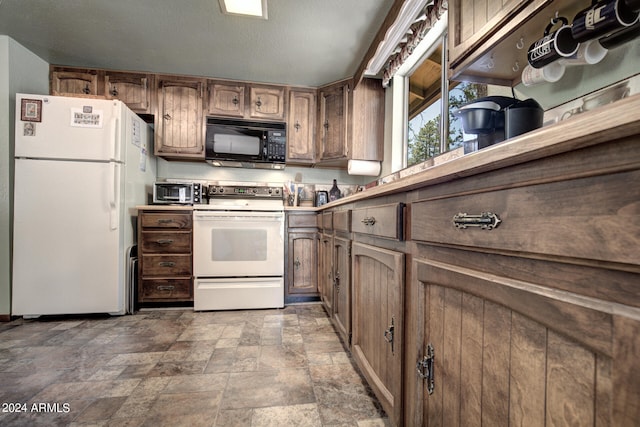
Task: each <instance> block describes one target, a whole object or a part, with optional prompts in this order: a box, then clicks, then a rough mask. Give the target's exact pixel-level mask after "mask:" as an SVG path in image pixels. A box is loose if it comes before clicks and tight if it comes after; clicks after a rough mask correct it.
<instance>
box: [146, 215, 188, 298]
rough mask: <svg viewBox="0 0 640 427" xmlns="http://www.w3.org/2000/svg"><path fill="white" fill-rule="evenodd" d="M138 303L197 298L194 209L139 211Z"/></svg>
mask: <svg viewBox="0 0 640 427" xmlns="http://www.w3.org/2000/svg"><path fill="white" fill-rule="evenodd" d="M138 242H139V250H138V258H139V268H138V293H137V297H138V303H142V304H147V303H151V304H153V303H175V302H181V303H182V302H190V301H193V279H192V276H193V257H192V253H193V249H192V242H193V227H192V213H191V211H178V210H176V211H173V210H162V211H160V210H158V211H151V210H143V211H141V212H139V214H138Z"/></svg>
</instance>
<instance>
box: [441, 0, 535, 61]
mask: <svg viewBox="0 0 640 427" xmlns="http://www.w3.org/2000/svg"><path fill="white" fill-rule="evenodd" d="M530 2H531V0H480V1H477V0H452V1H450V2H449V29H450V31H449V63H450V64H451V65H453V66H455V65H456V64H457V63H458V62H459V60H460V59H461V57H462V56H464V55H466V54H468V53H469V51H470V50H471V49H473V48H475V47H477V46H478V45H479V44H480V43H482V42H483V41H484V40H486V39H487V38H488V37H489V36H491V35H492V34H493V32H495V30H496V29H497V27H498V26H499V25H501V24H503V23H505V22H506V21H507V20H508V19H509V18H510V17H511V16H513V14H514V13H515V12H516V11H518V10H519V9H521V8H522V7H523V6H524V5H526V4H527V3H530ZM541 31H542V30H541ZM527 47H528V46H527Z"/></svg>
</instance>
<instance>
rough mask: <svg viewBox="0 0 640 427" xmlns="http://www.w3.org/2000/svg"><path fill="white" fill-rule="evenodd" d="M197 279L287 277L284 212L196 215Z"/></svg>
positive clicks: (206, 213)
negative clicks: (284, 275)
mask: <svg viewBox="0 0 640 427" xmlns="http://www.w3.org/2000/svg"><path fill="white" fill-rule="evenodd" d="M193 215H194V222H193V273H194V276H196V277H259V276H282V275H283V274H284V212H282V211H277V212H255V211H195V212H194V214H193Z"/></svg>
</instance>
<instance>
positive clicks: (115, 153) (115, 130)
mask: <svg viewBox="0 0 640 427" xmlns="http://www.w3.org/2000/svg"><path fill="white" fill-rule="evenodd" d="M119 136H120V120H119V119H118V118H117V117H112V118H111V138H110V144H111V153H110V154H111V158H112V159H113V160H114V161H116V162H119V161H121V160H122V159H121V158H120V154H121V153H120V149H121V147H120V145H121V144H120V143H119V139H120V138H119Z"/></svg>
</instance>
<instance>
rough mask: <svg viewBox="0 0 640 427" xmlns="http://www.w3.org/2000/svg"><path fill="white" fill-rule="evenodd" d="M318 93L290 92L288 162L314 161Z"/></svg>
mask: <svg viewBox="0 0 640 427" xmlns="http://www.w3.org/2000/svg"><path fill="white" fill-rule="evenodd" d="M315 123H316V94H315V92H311V91H299V90H292V91H290V92H289V118H288V120H287V162H289V161H293V162H299V163H313V161H314V160H315V149H316V147H315V135H316V134H315Z"/></svg>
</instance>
